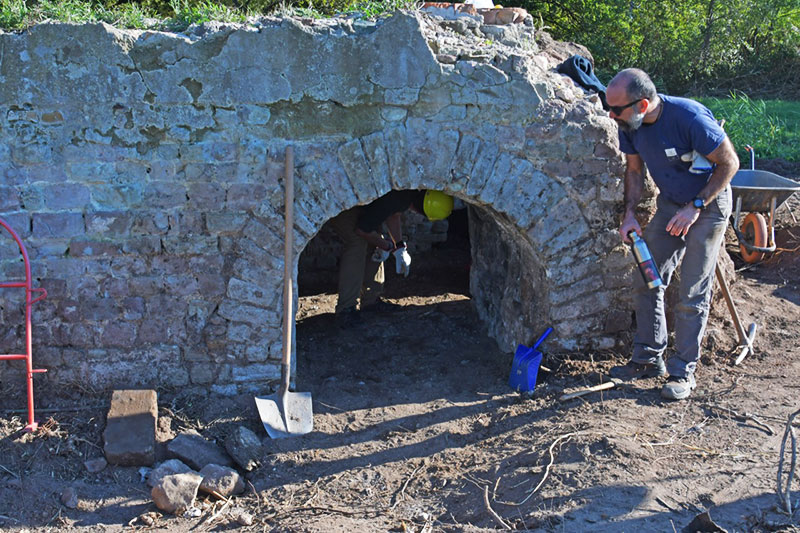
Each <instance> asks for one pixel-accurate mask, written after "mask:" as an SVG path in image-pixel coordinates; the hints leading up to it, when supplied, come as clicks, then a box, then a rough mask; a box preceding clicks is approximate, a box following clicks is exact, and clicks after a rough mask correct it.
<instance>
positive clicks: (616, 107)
mask: <svg viewBox="0 0 800 533" xmlns="http://www.w3.org/2000/svg"><path fill="white" fill-rule="evenodd" d="M642 100H644V98H639V99H638V100H634V101H633V102H631V103H629V104H625V105H610V106H608V110H609V111H612V112H613V113H614V114H615V115H621V114H622V112H623V111H625V110H626V109H628V108H629V107H630V106H632V105H634V104H638V103H639V102H641V101H642Z"/></svg>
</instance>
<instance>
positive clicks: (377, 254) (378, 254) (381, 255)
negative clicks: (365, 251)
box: [372, 247, 392, 263]
mask: <svg viewBox="0 0 800 533" xmlns="http://www.w3.org/2000/svg"><path fill="white" fill-rule="evenodd" d="M390 255H392V252H390V251H389V250H384V249H383V248H378V247H376V248H375V251H374V252H373V253H372V260H373V261H375V262H376V263H383V262H384V261H386V260H387V259H389V256H390Z"/></svg>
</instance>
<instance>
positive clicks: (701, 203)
mask: <svg viewBox="0 0 800 533" xmlns="http://www.w3.org/2000/svg"><path fill="white" fill-rule="evenodd" d="M692 205H693V206H694V207H696V208H697V209H699V210H701V211H702V210H703V209H705V208H706V201H705V200H703V199H702V198H699V197H696V198H695V199H694V200H692Z"/></svg>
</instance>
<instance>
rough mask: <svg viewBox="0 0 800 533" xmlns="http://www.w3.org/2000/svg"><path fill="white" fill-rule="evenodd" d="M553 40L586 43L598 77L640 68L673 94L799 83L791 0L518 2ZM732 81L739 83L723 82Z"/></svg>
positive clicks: (796, 17) (799, 17)
mask: <svg viewBox="0 0 800 533" xmlns="http://www.w3.org/2000/svg"><path fill="white" fill-rule="evenodd" d="M507 5H519V6H521V7H524V8H526V9H527V10H528V11H529V12H531V13H532V14H533V15H534V16H541V18H542V20H543V21H544V24H546V25H547V26H548V27H550V28H551V33H552V34H553V36H554V37H555V38H557V39H562V40H567V41H574V42H578V43H581V44H583V45H585V46H586V47H587V48H588V49H589V50H590V51H591V53H592V55H593V56H594V59H595V65H596V70H597V72H598V74H599V76H600V78H601V80H604V81H607V80H608V79H610V78H611V76H612V75H613V74H614V73H615V72H617V71H618V70H620V69H621V68H625V67H639V68H641V69H643V70H645V71H647V72H648V73H649V74H650V75H651V76H652V77H653V79H654V80H659V82H660V83H659V88H661V89H662V90H665V91H666V92H670V93H672V94H682V93H686V92H688V91H690V90H692V89H695V90H697V89H700V90H703V91H711V90H713V89H715V88H719V87H722V88H724V91H723V94H725V93H726V92H727V91H728V90H730V89H733V88H739V89H742V88H747V87H750V88H752V89H755V90H758V91H761V92H763V91H769V90H773V89H775V88H778V89H779V90H784V91H785V92H789V91H793V92H794V93H796V92H797V91H798V89H799V88H800V81H798V80H800V77H799V76H797V75H796V74H793V73H792V72H793V71H794V72H795V73H796V72H797V69H798V68H800V54H799V53H798V50H800V31H798V28H800V6H799V5H798V0H681V1H676V0H649V1H646V2H645V1H643V0H560V1H559V2H551V1H550V0H518V1H516V2H509V3H508V4H507ZM731 79H735V80H736V82H737V83H738V84H739V85H740V86H739V87H731V86H729V85H728V84H727V83H726V80H731Z"/></svg>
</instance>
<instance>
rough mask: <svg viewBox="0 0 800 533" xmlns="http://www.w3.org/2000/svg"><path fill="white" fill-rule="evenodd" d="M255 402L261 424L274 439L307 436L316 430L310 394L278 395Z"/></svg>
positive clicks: (288, 393)
mask: <svg viewBox="0 0 800 533" xmlns="http://www.w3.org/2000/svg"><path fill="white" fill-rule="evenodd" d="M255 400H256V408H257V409H258V415H259V416H260V417H261V423H262V424H264V429H265V430H267V434H269V436H270V437H272V438H273V439H280V438H283V437H291V436H296V435H305V434H306V433H310V432H311V431H312V430H313V429H314V412H313V410H312V408H311V393H310V392H286V393H284V394H280V393H278V394H273V395H271V396H266V397H264V398H259V397H256V398H255Z"/></svg>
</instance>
